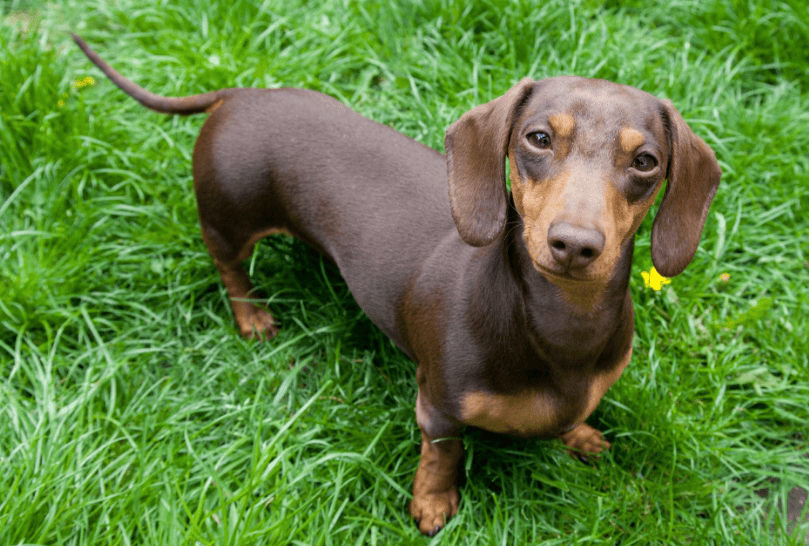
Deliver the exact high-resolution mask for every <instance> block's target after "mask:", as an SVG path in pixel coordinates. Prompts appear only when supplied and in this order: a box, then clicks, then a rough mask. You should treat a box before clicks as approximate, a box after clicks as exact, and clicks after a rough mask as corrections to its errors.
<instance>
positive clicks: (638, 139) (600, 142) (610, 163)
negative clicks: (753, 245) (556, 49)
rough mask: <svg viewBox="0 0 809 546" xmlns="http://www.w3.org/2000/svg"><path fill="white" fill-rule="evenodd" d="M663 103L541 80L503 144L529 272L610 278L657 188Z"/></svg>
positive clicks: (598, 85) (663, 167) (603, 87)
mask: <svg viewBox="0 0 809 546" xmlns="http://www.w3.org/2000/svg"><path fill="white" fill-rule="evenodd" d="M664 111H665V105H664V104H663V102H662V101H659V100H657V99H654V98H653V97H650V96H649V95H647V94H646V93H643V92H642V91H639V90H637V89H634V88H632V87H626V86H622V85H618V84H614V83H611V82H606V81H600V80H583V79H582V80H581V81H579V82H576V81H575V79H574V81H573V82H569V81H567V79H554V80H546V81H545V82H540V85H538V86H536V88H535V89H534V92H533V93H532V94H531V96H530V98H529V99H528V100H527V102H526V103H525V104H523V105H522V106H521V107H520V108H519V112H518V117H517V119H516V121H515V122H514V124H513V125H512V129H511V135H510V138H509V148H508V160H509V165H510V171H511V173H510V178H511V190H512V193H513V196H514V204H515V206H516V208H517V211H518V212H519V213H520V215H521V216H522V218H523V221H524V229H523V238H524V240H525V244H526V247H527V248H528V253H529V255H530V256H531V259H532V260H533V264H534V267H535V268H536V269H537V270H538V271H539V272H540V273H542V274H543V275H545V276H546V277H548V278H550V279H551V280H558V279H560V278H561V279H571V280H596V281H599V280H608V279H609V277H610V275H611V273H612V272H613V270H614V268H615V264H616V262H617V260H618V259H619V257H620V255H621V252H622V248H623V247H624V243H625V242H626V241H627V240H628V239H630V238H631V237H632V236H633V235H634V234H635V231H636V230H637V229H638V226H639V225H640V223H641V221H642V220H643V218H644V216H645V215H646V212H647V211H648V210H649V208H650V207H651V206H652V204H653V203H654V200H655V196H656V195H657V192H658V191H659V190H660V188H661V187H662V183H663V180H664V179H665V176H666V171H667V167H668V163H669V138H668V137H667V135H666V128H665V126H664V119H665V114H664Z"/></svg>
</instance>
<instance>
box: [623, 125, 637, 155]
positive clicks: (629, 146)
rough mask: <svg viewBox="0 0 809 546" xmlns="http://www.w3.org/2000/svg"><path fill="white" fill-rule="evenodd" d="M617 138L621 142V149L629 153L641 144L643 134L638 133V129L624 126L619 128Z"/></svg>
mask: <svg viewBox="0 0 809 546" xmlns="http://www.w3.org/2000/svg"><path fill="white" fill-rule="evenodd" d="M618 140H619V142H620V143H621V149H622V150H623V151H625V152H626V153H629V152H631V151H632V150H634V149H636V148H637V147H638V146H640V145H641V144H643V135H642V134H640V131H637V130H635V129H631V128H629V127H624V128H623V129H621V134H620V135H619V136H618Z"/></svg>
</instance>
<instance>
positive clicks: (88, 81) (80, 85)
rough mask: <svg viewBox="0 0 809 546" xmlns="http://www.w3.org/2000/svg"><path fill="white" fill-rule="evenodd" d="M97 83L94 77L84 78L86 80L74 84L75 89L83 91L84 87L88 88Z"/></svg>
mask: <svg viewBox="0 0 809 546" xmlns="http://www.w3.org/2000/svg"><path fill="white" fill-rule="evenodd" d="M95 82H96V81H95V80H94V79H93V78H92V77H90V76H86V77H84V78H82V79H80V80H76V81H74V82H73V89H81V88H83V87H88V86H90V85H93V84H95Z"/></svg>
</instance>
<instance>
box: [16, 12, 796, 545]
mask: <svg viewBox="0 0 809 546" xmlns="http://www.w3.org/2000/svg"><path fill="white" fill-rule="evenodd" d="M0 17H2V24H0V82H2V92H1V93H0V279H2V298H0V400H2V404H0V544H8V545H13V544H42V545H45V544H66V545H74V544H75V545H85V544H93V545H96V544H105V545H129V544H154V545H158V544H159V545H173V544H178V545H180V544H182V545H196V544H222V545H224V544H227V545H236V544H246V545H247V544H250V545H254V544H290V545H303V544H305V545H332V544H335V545H336V544H339V545H345V544H385V545H387V544H424V543H427V542H432V543H435V544H447V545H450V544H453V545H454V544H486V545H489V544H533V543H542V544H549V545H553V544H559V545H567V544H621V545H623V546H629V545H633V544H643V545H646V544H659V545H670V544H697V545H702V544H742V545H747V544H749V545H756V546H759V545H763V544H779V545H780V544H794V545H797V544H803V541H802V538H803V537H805V536H806V533H807V530H808V529H807V527H808V526H809V524H807V523H806V522H804V523H802V524H798V523H796V522H788V521H787V518H786V505H787V503H786V502H785V501H786V500H787V499H786V496H787V493H788V492H789V491H790V490H793V488H794V487H797V486H803V487H807V486H809V433H808V432H807V423H809V360H808V358H807V354H809V342H808V341H807V336H806V332H807V330H809V328H808V326H809V324H807V323H808V322H809V256H807V254H809V215H808V214H807V210H809V185H808V184H809V174H807V173H809V157H808V156H807V153H806V150H807V149H809V130H807V127H809V60H807V58H806V53H805V52H806V51H807V49H809V16H807V12H806V9H805V6H804V5H803V4H802V2H801V1H800V0H783V1H781V2H770V1H766V0H746V1H745V2H740V1H737V0H707V1H697V0H671V1H665V2H664V1H662V0H652V1H644V2H640V1H638V0H629V1H625V2H621V1H616V0H605V1H598V0H581V1H576V2H571V3H568V2H562V1H561V0H550V1H548V2H543V3H533V2H528V1H522V2H511V1H509V2H507V1H503V0H487V1H482V2H463V1H460V0H423V1H410V2H405V1H402V2H396V1H394V0H381V1H366V2H349V1H348V0H327V1H324V2H306V1H304V0H284V1H274V0H266V1H264V2H263V3H262V2H259V1H249V0H234V1H232V2H217V1H216V0H214V1H210V0H206V1H205V2H199V1H196V0H184V1H183V2H181V3H167V2H162V3H154V2H146V1H144V0H120V1H118V2H115V3H108V2H101V1H94V0H65V1H63V2H58V3H48V4H46V3H39V2H20V1H17V0H11V1H8V0H6V1H4V2H2V3H0ZM68 30H72V31H74V32H77V33H79V34H80V35H82V36H83V37H84V38H85V39H86V40H87V41H88V43H90V44H91V45H92V46H93V47H94V48H95V49H96V50H97V51H98V52H99V53H100V54H101V55H102V56H103V57H104V58H105V59H106V60H108V61H109V62H110V63H111V64H112V65H113V66H115V67H116V68H117V69H118V70H120V71H121V72H122V73H124V74H125V75H127V76H128V77H130V78H132V79H134V80H135V81H137V82H138V83H140V84H141V85H143V86H145V87H146V88H148V89H150V90H151V91H153V92H156V93H160V94H168V95H188V94H192V93H199V92H204V91H208V90H211V89H216V88H220V87H232V86H255V87H265V86H266V87H277V86H292V87H306V88H310V89H315V90H319V91H322V92H325V93H328V94H331V95H333V96H335V97H337V98H338V99H340V100H342V101H343V102H345V103H347V104H348V105H350V106H351V107H353V108H355V109H356V110H358V111H359V112H361V113H362V114H364V115H366V116H368V117H370V118H372V119H375V120H377V121H380V122H383V123H386V124H389V125H391V126H393V127H395V128H396V129H398V130H400V131H402V132H404V133H405V134H407V135H409V136H412V137H413V138H416V139H417V140H419V141H421V142H424V143H425V144H427V145H430V146H433V147H436V148H438V149H442V148H441V147H442V141H443V133H444V130H445V128H446V127H447V126H448V125H449V124H450V123H451V122H452V121H454V120H455V119H457V118H458V117H459V116H460V115H461V114H462V113H463V112H465V111H466V110H468V109H470V108H471V107H473V106H475V105H477V104H480V103H482V102H486V101H488V100H490V99H492V98H494V97H496V96H498V95H500V94H502V93H503V92H505V90H506V89H508V87H509V86H510V85H512V84H513V83H515V82H516V81H518V79H519V78H521V77H523V76H526V75H530V76H532V77H534V78H543V77H548V76H553V75H559V74H571V73H572V74H579V75H583V76H592V77H600V78H606V79H610V80H614V81H618V82H622V83H627V84H630V85H634V86H636V87H640V88H642V89H644V90H646V91H649V92H650V93H653V94H655V95H657V96H660V97H668V98H670V99H671V100H672V101H673V102H674V104H675V105H676V106H677V107H678V109H679V110H680V111H681V112H682V113H683V115H684V116H685V118H686V119H687V120H688V122H689V123H690V125H691V127H692V128H693V129H694V131H695V132H696V133H697V134H699V135H701V136H702V137H703V138H704V139H705V140H706V141H707V142H708V144H709V145H710V146H711V147H713V149H714V150H715V151H716V153H717V156H718V158H719V160H720V163H721V165H722V169H723V171H724V177H723V182H722V185H721V187H720V190H719V192H718V194H717V197H716V199H715V201H714V204H713V207H712V209H711V212H710V214H709V218H708V222H707V224H706V227H705V231H704V234H703V239H702V242H701V245H700V249H699V251H698V252H697V255H696V258H695V260H694V262H693V263H692V264H691V266H690V267H689V268H688V269H687V270H686V271H685V272H684V273H683V274H682V275H681V276H679V277H677V278H675V279H673V280H672V282H671V284H669V285H666V286H664V287H663V289H662V290H660V291H652V290H650V289H648V288H645V287H644V285H643V282H642V279H641V275H640V273H641V271H644V270H645V271H648V270H649V268H650V267H651V259H650V257H649V253H648V251H649V233H650V227H651V219H652V217H653V214H652V215H650V216H649V218H647V220H646V221H645V222H644V224H643V225H642V226H641V229H640V231H639V233H638V237H637V240H636V255H635V265H634V269H633V284H632V295H633V298H634V300H635V305H636V323H637V335H636V338H635V353H634V355H635V356H634V358H633V363H632V365H631V366H630V367H629V368H628V369H627V371H626V372H625V373H624V376H623V378H622V379H621V381H619V382H618V383H617V384H616V385H615V386H614V387H613V388H612V389H611V390H610V391H609V392H608V393H607V395H606V397H605V398H604V400H603V401H602V402H601V405H600V407H599V410H598V411H597V414H596V416H595V417H594V419H593V422H594V423H597V424H598V426H599V427H600V428H601V429H602V430H605V431H606V433H607V436H608V438H609V439H610V440H611V441H612V442H613V445H614V448H613V450H612V451H611V452H610V453H608V454H607V455H606V456H605V457H603V458H602V460H601V461H600V463H599V464H598V466H597V467H591V466H585V465H582V464H580V463H578V462H576V461H573V460H570V459H569V458H568V457H567V456H566V455H565V454H564V453H563V451H562V449H561V447H560V445H559V444H558V443H557V442H543V441H536V440H513V439H509V438H506V437H501V436H497V435H493V434H488V433H485V432H482V431H477V430H469V431H467V434H466V437H465V446H466V452H465V457H464V460H463V464H464V467H465V475H466V481H465V484H464V485H463V487H462V489H461V494H462V505H461V510H460V513H459V514H458V516H457V517H456V518H455V519H453V520H452V521H451V522H450V524H449V525H448V526H447V528H446V529H445V530H444V531H442V532H441V533H440V534H439V535H438V536H437V537H436V538H434V539H432V541H430V540H429V539H425V538H423V537H421V536H420V535H419V534H418V533H417V531H416V529H415V526H414V525H413V524H412V523H411V522H410V521H409V516H408V515H407V511H406V504H407V501H408V499H409V494H410V493H409V490H410V486H411V480H412V476H413V473H414V471H415V468H416V464H417V460H418V439H419V435H418V429H417V427H416V424H415V419H414V414H413V404H414V401H415V393H416V386H415V381H414V370H415V365H414V364H413V363H412V362H411V361H409V360H408V359H407V358H406V357H405V356H404V355H403V354H401V353H400V352H399V351H397V350H396V349H395V348H394V347H393V346H392V344H391V343H390V342H389V341H388V340H387V339H386V338H385V337H384V336H383V335H382V334H381V333H379V332H378V331H377V330H376V329H375V328H374V327H373V325H371V323H370V322H369V321H368V319H367V318H365V317H364V315H363V314H362V312H361V311H360V310H359V308H358V307H357V306H356V304H355V303H354V302H353V300H352V299H351V296H350V294H349V293H348V291H347V289H346V287H345V284H344V283H343V282H342V281H341V279H340V276H339V274H338V272H337V271H336V269H335V268H334V267H333V266H332V265H331V264H329V263H327V262H324V261H323V260H322V259H321V258H320V257H319V256H317V255H316V254H314V253H313V252H311V251H310V250H308V248H307V247H305V246H304V245H302V244H300V243H297V242H295V241H290V240H288V239H284V238H276V239H272V240H269V241H267V242H265V243H262V244H261V245H260V247H259V249H258V251H257V252H256V255H255V256H254V257H253V258H252V259H251V260H250V262H249V264H248V266H249V268H250V270H251V271H252V275H253V278H254V279H255V280H256V281H257V284H258V285H259V286H260V287H261V288H262V289H263V290H264V292H265V293H266V294H269V300H268V301H269V303H270V305H271V306H272V307H273V309H274V311H276V314H277V316H278V317H280V318H281V320H282V321H283V329H282V330H281V333H280V334H279V336H278V337H277V338H276V340H274V341H273V342H272V343H268V344H260V343H255V342H250V341H245V340H242V339H240V337H239V336H238V335H237V332H236V331H235V328H234V324H233V320H232V317H231V316H230V308H229V305H228V302H227V298H226V295H225V294H224V291H223V288H222V286H221V284H220V282H219V281H218V277H217V275H216V272H215V269H214V268H213V267H212V264H211V260H210V259H209V257H208V255H207V253H206V251H205V248H204V245H203V244H202V241H201V238H200V236H199V232H198V227H197V219H196V213H195V206H194V201H193V195H192V191H191V169H190V164H191V149H192V146H193V142H194V139H195V136H196V134H197V132H198V129H199V127H200V125H201V123H202V117H201V116H196V117H191V118H178V117H166V116H161V115H159V114H155V113H150V112H147V111H145V110H144V109H142V107H140V106H139V105H138V104H136V103H135V102H134V101H132V100H131V99H128V98H127V97H125V96H124V95H123V94H122V93H120V92H119V91H118V90H117V89H115V88H114V87H113V86H112V85H111V84H110V83H109V82H108V81H107V80H106V79H104V78H103V76H101V75H100V73H99V72H98V71H97V70H95V69H94V68H92V67H91V65H90V63H89V62H88V61H87V60H86V59H85V58H84V57H83V56H82V54H81V53H80V52H79V50H78V48H76V47H75V46H74V45H73V44H72V42H71V41H70V40H69V36H68V35H67V31H68ZM86 76H92V77H93V78H94V79H95V83H94V84H92V85H84V86H82V84H78V85H74V82H77V81H79V82H81V81H82V79H83V78H85V77H86ZM85 83H86V82H85ZM723 274H728V275H729V276H726V277H721V278H720V276H722V275H723ZM723 279H725V280H723ZM726 325H727V326H726ZM765 488H766V489H769V491H770V494H769V496H768V497H767V498H763V497H762V496H760V495H757V494H756V493H755V491H757V490H761V489H765ZM803 517H804V519H805V517H806V509H804V513H803ZM796 527H799V528H797V529H796Z"/></svg>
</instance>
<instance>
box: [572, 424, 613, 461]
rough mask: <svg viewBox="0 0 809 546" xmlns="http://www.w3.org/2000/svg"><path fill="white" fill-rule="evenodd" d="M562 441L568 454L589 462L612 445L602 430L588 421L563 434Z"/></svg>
mask: <svg viewBox="0 0 809 546" xmlns="http://www.w3.org/2000/svg"><path fill="white" fill-rule="evenodd" d="M561 438H562V442H563V443H564V444H565V446H566V447H567V452H568V454H569V455H570V456H571V457H573V458H574V459H577V460H580V461H583V462H585V463H586V462H589V461H590V460H591V459H598V454H599V453H601V452H602V451H604V450H605V449H609V448H610V447H612V445H611V444H610V443H609V442H608V441H607V440H605V439H604V435H603V434H601V431H599V430H596V429H594V428H593V427H591V426H590V425H588V424H587V423H582V424H580V425H579V426H577V427H576V428H574V429H573V430H571V431H570V432H568V433H566V434H563V435H562V437H561Z"/></svg>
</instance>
